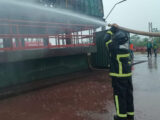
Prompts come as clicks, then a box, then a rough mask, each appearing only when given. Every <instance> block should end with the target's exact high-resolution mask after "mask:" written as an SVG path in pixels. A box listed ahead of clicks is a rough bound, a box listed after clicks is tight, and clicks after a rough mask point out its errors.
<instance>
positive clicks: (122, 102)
mask: <svg viewBox="0 0 160 120" xmlns="http://www.w3.org/2000/svg"><path fill="white" fill-rule="evenodd" d="M112 87H113V92H114V101H115V107H116V112H117V116H118V117H119V120H126V119H129V120H130V119H131V120H133V119H134V105H133V85H132V77H112Z"/></svg>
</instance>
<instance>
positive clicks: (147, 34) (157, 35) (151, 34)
mask: <svg viewBox="0 0 160 120" xmlns="http://www.w3.org/2000/svg"><path fill="white" fill-rule="evenodd" d="M108 26H109V27H112V26H114V27H116V28H118V29H121V30H124V31H127V32H130V33H134V34H138V35H144V36H150V37H160V32H156V33H155V32H145V31H139V30H133V29H130V28H125V27H122V26H119V25H117V24H108Z"/></svg>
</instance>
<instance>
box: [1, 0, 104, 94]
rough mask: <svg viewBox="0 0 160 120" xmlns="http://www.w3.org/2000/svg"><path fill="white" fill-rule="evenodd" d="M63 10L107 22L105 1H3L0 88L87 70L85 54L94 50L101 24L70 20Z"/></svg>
mask: <svg viewBox="0 0 160 120" xmlns="http://www.w3.org/2000/svg"><path fill="white" fill-rule="evenodd" d="M29 5H30V6H29ZM2 6H3V7H2ZM34 7H35V8H34ZM3 8H10V9H3ZM41 9H42V10H41ZM60 9H61V10H62V11H66V10H67V11H68V12H71V11H74V12H71V13H70V14H72V13H74V14H78V15H77V16H79V15H85V16H90V17H92V18H94V19H97V20H99V21H102V22H103V15H104V13H103V4H102V0H30V1H29V2H27V3H24V4H22V1H18V0H17V1H16V2H15V3H12V2H10V3H9V2H3V4H0V11H1V12H0V13H1V14H0V78H1V81H0V82H1V83H0V89H1V90H2V91H5V92H6V89H7V90H9V89H14V87H15V86H21V85H23V84H27V83H31V82H34V81H39V80H43V79H47V78H51V77H55V76H60V75H65V74H70V73H75V72H79V71H84V70H88V69H89V65H88V57H87V54H90V53H95V52H96V42H95V40H94V38H96V37H95V34H94V33H95V30H96V28H98V27H100V25H99V24H95V23H92V22H89V21H85V20H77V18H74V17H73V18H72V16H70V15H65V14H68V12H66V13H65V12H64V13H60V12H59V11H58V10H60ZM38 10H39V12H37V11H38ZM52 10H53V11H54V12H52ZM22 11H23V12H22ZM71 18H72V19H71Z"/></svg>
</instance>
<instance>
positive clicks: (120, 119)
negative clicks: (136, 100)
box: [114, 115, 127, 120]
mask: <svg viewBox="0 0 160 120" xmlns="http://www.w3.org/2000/svg"><path fill="white" fill-rule="evenodd" d="M114 120H127V118H121V117H118V116H117V115H114Z"/></svg>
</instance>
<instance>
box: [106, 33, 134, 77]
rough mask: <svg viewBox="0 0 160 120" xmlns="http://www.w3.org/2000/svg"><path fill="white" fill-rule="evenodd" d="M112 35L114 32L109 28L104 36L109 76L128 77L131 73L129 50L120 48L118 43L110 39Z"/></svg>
mask: <svg viewBox="0 0 160 120" xmlns="http://www.w3.org/2000/svg"><path fill="white" fill-rule="evenodd" d="M113 36H114V33H113V32H112V31H111V30H109V31H107V34H106V36H105V43H106V44H105V45H106V49H107V50H108V51H109V58H110V76H114V77H130V76H131V75H132V74H131V59H130V51H129V50H128V49H125V48H120V47H119V46H120V45H119V44H120V43H118V42H116V41H114V40H112V37H113Z"/></svg>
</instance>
